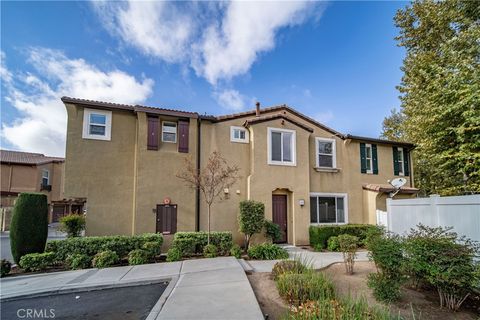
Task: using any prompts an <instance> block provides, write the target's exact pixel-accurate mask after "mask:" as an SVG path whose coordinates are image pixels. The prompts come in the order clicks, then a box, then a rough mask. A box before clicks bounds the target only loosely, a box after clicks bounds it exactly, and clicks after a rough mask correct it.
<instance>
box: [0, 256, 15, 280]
mask: <svg viewBox="0 0 480 320" xmlns="http://www.w3.org/2000/svg"><path fill="white" fill-rule="evenodd" d="M10 270H12V263H11V262H10V261H8V260H7V259H2V261H1V262H0V271H1V273H0V276H2V277H5V276H6V275H7V274H9V273H10Z"/></svg>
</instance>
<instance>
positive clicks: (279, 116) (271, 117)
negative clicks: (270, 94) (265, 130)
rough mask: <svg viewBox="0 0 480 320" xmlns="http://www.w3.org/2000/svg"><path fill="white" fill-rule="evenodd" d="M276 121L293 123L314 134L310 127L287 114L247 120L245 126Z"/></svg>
mask: <svg viewBox="0 0 480 320" xmlns="http://www.w3.org/2000/svg"><path fill="white" fill-rule="evenodd" d="M275 119H284V120H287V121H288V122H290V123H293V124H294V125H296V126H298V127H300V128H302V129H305V130H307V131H308V132H313V129H312V128H310V127H308V126H306V125H304V124H303V123H301V122H298V121H296V120H295V119H292V118H291V117H289V116H287V115H285V114H282V113H275V114H271V115H265V116H260V117H256V118H251V119H247V120H245V123H244V126H248V125H250V124H255V123H260V122H265V121H270V120H275Z"/></svg>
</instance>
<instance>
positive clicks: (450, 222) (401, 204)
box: [387, 195, 480, 241]
mask: <svg viewBox="0 0 480 320" xmlns="http://www.w3.org/2000/svg"><path fill="white" fill-rule="evenodd" d="M387 220H388V221H387V228H388V230H389V231H393V232H395V233H398V234H403V233H405V232H408V231H409V230H410V228H415V226H416V225H417V224H419V223H421V224H424V225H427V226H429V227H453V231H455V232H456V233H458V235H460V236H467V237H468V238H470V239H472V240H476V241H480V195H467V196H457V197H439V196H431V197H429V198H415V199H401V200H392V199H387Z"/></svg>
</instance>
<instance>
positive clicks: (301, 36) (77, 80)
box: [1, 1, 407, 156]
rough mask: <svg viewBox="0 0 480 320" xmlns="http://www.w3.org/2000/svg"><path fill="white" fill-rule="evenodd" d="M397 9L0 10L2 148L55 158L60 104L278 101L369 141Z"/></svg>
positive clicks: (376, 123) (379, 112) (20, 6)
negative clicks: (67, 100)
mask: <svg viewBox="0 0 480 320" xmlns="http://www.w3.org/2000/svg"><path fill="white" fill-rule="evenodd" d="M406 4H407V3H405V2H299V1H297V2H283V3H274V2H262V3H260V2H249V3H228V2H208V3H207V2H202V3H188V2H175V3H173V2H170V3H159V2H143V3H135V2H132V3H130V2H123V3H120V2H74V1H68V2H16V1H15V2H5V1H3V2H2V3H1V6H2V12H1V15H2V16H1V18H2V19H1V20H2V21H1V38H2V42H1V51H2V54H1V56H2V64H1V75H2V86H1V87H2V92H1V103H2V106H1V122H2V133H1V144H2V148H8V149H17V150H24V151H32V152H43V153H46V154H51V155H60V156H61V155H63V154H64V149H65V130H66V113H65V110H64V107H63V105H62V103H61V102H60V100H59V99H60V97H61V96H63V95H68V96H73V97H78V98H89V99H97V100H103V101H114V102H119V103H128V104H130V103H132V104H136V103H139V104H145V105H150V106H159V107H169V108H178V109H184V110H192V111H197V112H200V113H208V114H225V113H232V112H238V111H242V110H248V109H252V108H253V106H254V102H255V101H260V102H261V104H262V106H271V105H276V104H283V103H286V104H288V105H290V106H292V107H294V108H296V109H298V110H299V111H301V112H303V113H305V114H307V115H309V116H311V117H313V118H315V119H317V120H319V121H321V122H323V123H325V124H326V125H328V126H330V127H333V128H335V129H336V130H338V131H341V132H344V133H351V134H356V135H366V136H372V137H378V136H379V134H380V131H381V122H382V120H383V118H384V117H385V116H386V115H388V114H389V111H390V109H392V108H393V107H398V106H399V100H398V91H397V90H396V89H395V86H396V85H398V84H399V82H400V79H401V76H402V73H401V70H400V66H401V64H402V59H403V56H404V51H403V49H401V48H399V47H397V46H396V42H395V40H394V37H395V35H396V34H397V32H398V30H397V29H396V28H395V26H394V24H393V17H394V15H395V12H396V10H398V9H399V8H403V7H404V6H405V5H406Z"/></svg>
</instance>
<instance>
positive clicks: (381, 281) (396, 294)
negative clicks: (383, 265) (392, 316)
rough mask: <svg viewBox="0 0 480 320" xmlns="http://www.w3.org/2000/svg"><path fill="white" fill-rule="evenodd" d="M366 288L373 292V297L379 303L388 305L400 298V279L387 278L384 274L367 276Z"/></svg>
mask: <svg viewBox="0 0 480 320" xmlns="http://www.w3.org/2000/svg"><path fill="white" fill-rule="evenodd" d="M367 283H368V286H369V287H370V288H372V290H373V296H374V297H375V299H377V300H379V301H383V302H386V303H390V302H393V301H396V300H398V299H399V298H400V295H401V293H400V286H401V284H402V281H401V278H400V277H389V276H388V275H386V274H384V273H371V274H369V275H368V282H367Z"/></svg>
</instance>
